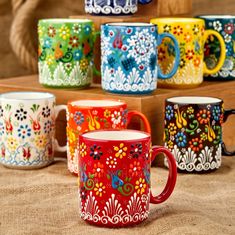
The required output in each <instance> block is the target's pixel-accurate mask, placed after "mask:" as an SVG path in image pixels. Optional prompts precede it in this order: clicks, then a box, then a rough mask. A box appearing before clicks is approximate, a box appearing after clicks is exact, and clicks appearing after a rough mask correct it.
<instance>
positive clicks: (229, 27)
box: [199, 15, 235, 81]
mask: <svg viewBox="0 0 235 235" xmlns="http://www.w3.org/2000/svg"><path fill="white" fill-rule="evenodd" d="M199 18H201V19H204V20H205V22H206V29H213V30H215V31H217V32H218V33H219V34H220V35H221V37H223V40H224V42H225V45H226V59H225V62H224V64H223V67H222V68H221V69H220V70H219V71H218V72H216V73H213V74H210V75H205V77H206V78H208V79H213V80H223V81H224V80H231V79H235V16H228V15H203V16H199ZM205 49H206V51H205V62H206V64H207V66H208V67H209V68H214V67H215V66H216V64H217V63H218V60H219V56H220V53H221V51H220V48H219V41H218V39H217V38H216V37H213V36H210V37H209V38H208V40H207V42H206V44H205Z"/></svg>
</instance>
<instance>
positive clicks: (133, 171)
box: [129, 161, 141, 177]
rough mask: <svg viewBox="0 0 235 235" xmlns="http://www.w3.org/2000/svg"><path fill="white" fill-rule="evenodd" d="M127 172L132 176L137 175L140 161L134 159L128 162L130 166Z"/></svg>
mask: <svg viewBox="0 0 235 235" xmlns="http://www.w3.org/2000/svg"><path fill="white" fill-rule="evenodd" d="M129 168H130V169H129V173H130V174H131V176H132V177H134V176H138V175H139V172H140V170H141V167H140V163H139V162H137V161H134V163H133V164H132V163H131V164H130V167H129Z"/></svg>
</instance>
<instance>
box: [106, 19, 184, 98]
mask: <svg viewBox="0 0 235 235" xmlns="http://www.w3.org/2000/svg"><path fill="white" fill-rule="evenodd" d="M166 37H167V38H170V39H171V40H172V41H173V45H174V46H173V50H174V51H175V57H174V58H175V62H174V65H173V68H172V70H170V71H169V72H168V73H167V74H163V73H162V72H161V70H160V69H159V68H158V65H157V57H158V55H157V47H158V45H160V44H161V42H162V40H163V39H164V38H166ZM179 54H180V53H179V47H178V43H177V40H176V38H175V37H174V36H173V35H171V34H168V33H163V34H158V32H157V27H156V26H155V25H153V24H148V23H108V24H105V25H102V27H101V71H102V72H101V73H102V88H103V89H104V90H105V91H108V92H113V93H119V94H148V93H151V92H153V91H155V90H156V88H157V77H159V78H162V79H168V78H171V77H172V76H173V75H174V74H175V73H176V71H177V69H178V66H179V58H180V55H179Z"/></svg>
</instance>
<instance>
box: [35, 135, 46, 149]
mask: <svg viewBox="0 0 235 235" xmlns="http://www.w3.org/2000/svg"><path fill="white" fill-rule="evenodd" d="M34 142H35V144H36V146H37V147H38V148H44V147H45V145H46V143H47V137H46V136H45V135H37V136H36V137H35V139H34Z"/></svg>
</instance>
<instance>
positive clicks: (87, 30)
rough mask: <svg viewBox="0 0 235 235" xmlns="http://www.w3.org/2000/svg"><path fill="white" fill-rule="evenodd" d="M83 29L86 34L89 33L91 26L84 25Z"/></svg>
mask: <svg viewBox="0 0 235 235" xmlns="http://www.w3.org/2000/svg"><path fill="white" fill-rule="evenodd" d="M84 31H85V34H86V35H89V34H90V33H91V26H90V25H86V26H85V27H84Z"/></svg>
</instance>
